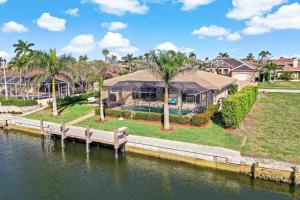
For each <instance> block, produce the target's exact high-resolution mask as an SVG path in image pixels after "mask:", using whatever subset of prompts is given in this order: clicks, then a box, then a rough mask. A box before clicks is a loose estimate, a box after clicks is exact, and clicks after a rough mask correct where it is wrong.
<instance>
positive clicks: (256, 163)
mask: <svg viewBox="0 0 300 200" xmlns="http://www.w3.org/2000/svg"><path fill="white" fill-rule="evenodd" d="M258 164H259V163H258V162H255V163H253V164H252V166H251V175H252V178H255V177H256V168H257V167H258Z"/></svg>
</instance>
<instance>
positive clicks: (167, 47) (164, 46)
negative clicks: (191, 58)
mask: <svg viewBox="0 0 300 200" xmlns="http://www.w3.org/2000/svg"><path fill="white" fill-rule="evenodd" d="M155 49H159V50H162V51H175V52H182V53H187V54H189V53H191V52H195V49H192V48H188V47H177V46H176V45H175V44H173V43H172V42H163V43H161V44H158V45H157V46H156V47H155Z"/></svg>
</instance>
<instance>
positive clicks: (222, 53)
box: [219, 52, 230, 58]
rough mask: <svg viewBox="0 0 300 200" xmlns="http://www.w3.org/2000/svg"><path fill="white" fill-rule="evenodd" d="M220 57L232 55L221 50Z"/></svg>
mask: <svg viewBox="0 0 300 200" xmlns="http://www.w3.org/2000/svg"><path fill="white" fill-rule="evenodd" d="M219 57H220V58H229V57H230V56H229V54H228V53H227V52H220V53H219Z"/></svg>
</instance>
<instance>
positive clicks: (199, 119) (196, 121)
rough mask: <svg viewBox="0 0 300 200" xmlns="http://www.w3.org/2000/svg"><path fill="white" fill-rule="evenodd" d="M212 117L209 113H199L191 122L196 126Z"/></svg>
mask: <svg viewBox="0 0 300 200" xmlns="http://www.w3.org/2000/svg"><path fill="white" fill-rule="evenodd" d="M209 119H210V117H208V115H207V114H197V115H194V116H193V117H192V119H191V123H192V125H194V126H201V125H203V124H205V123H207V122H208V121H209Z"/></svg>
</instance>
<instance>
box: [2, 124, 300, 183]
mask: <svg viewBox="0 0 300 200" xmlns="http://www.w3.org/2000/svg"><path fill="white" fill-rule="evenodd" d="M33 121H37V120H33ZM0 126H1V127H2V128H4V129H8V130H17V131H21V132H26V133H29V134H32V135H41V133H40V130H39V128H38V127H34V128H33V127H24V126H22V125H21V124H20V125H18V124H14V125H8V126H7V127H5V119H0ZM127 138H128V139H127V143H126V145H125V148H126V151H128V152H131V153H136V154H141V155H145V156H150V157H156V158H160V159H166V160H172V161H176V162H182V163H187V164H191V165H194V166H197V167H204V168H211V169H216V170H222V171H229V172H235V173H238V174H242V175H247V176H251V177H253V178H257V179H262V180H267V181H273V182H278V183H287V184H293V185H299V184H300V170H299V165H295V164H292V163H286V162H279V161H274V163H269V162H268V161H266V160H259V159H254V158H250V157H243V156H241V154H240V152H239V151H235V150H231V149H226V148H222V147H211V146H206V145H198V144H192V143H186V142H179V141H171V140H164V139H158V138H150V137H144V136H135V135H129V136H127Z"/></svg>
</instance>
